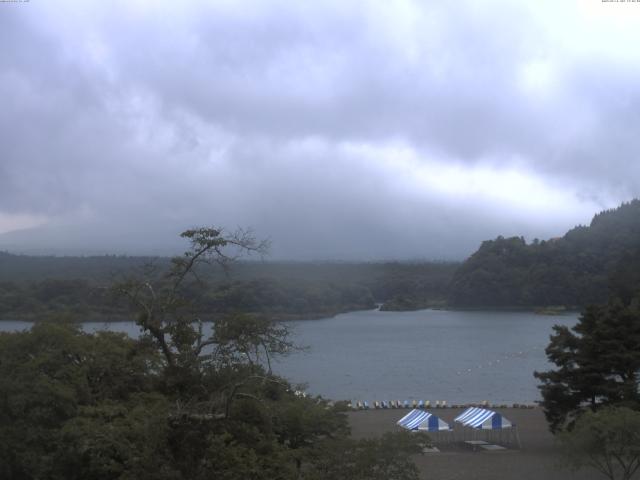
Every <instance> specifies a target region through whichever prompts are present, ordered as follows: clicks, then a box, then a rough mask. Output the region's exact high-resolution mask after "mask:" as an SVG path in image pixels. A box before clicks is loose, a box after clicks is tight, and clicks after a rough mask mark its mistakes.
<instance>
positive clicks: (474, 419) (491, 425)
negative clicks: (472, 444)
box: [453, 407, 521, 448]
mask: <svg viewBox="0 0 640 480" xmlns="http://www.w3.org/2000/svg"><path fill="white" fill-rule="evenodd" d="M453 421H454V422H457V423H460V424H462V426H464V427H468V428H472V429H474V431H485V432H487V433H489V435H491V432H498V434H499V440H500V441H502V440H503V436H502V432H503V431H506V432H508V433H509V436H510V437H511V436H512V437H513V439H515V441H516V442H517V445H518V448H521V445H520V436H519V435H518V430H517V428H516V425H515V424H514V423H512V422H510V421H509V420H507V419H506V418H505V417H503V416H502V414H501V413H498V412H495V411H493V410H487V409H486V408H478V407H471V408H467V409H466V410H465V411H464V412H462V413H461V414H460V415H458V416H457V417H456V418H454V420H453ZM463 434H464V432H463ZM474 438H476V437H475V436H474Z"/></svg>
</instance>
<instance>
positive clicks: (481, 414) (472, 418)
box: [453, 407, 513, 430]
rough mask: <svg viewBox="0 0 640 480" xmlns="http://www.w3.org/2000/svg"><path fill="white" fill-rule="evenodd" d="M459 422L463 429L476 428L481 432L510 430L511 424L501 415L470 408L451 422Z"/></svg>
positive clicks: (491, 411) (484, 409) (482, 409)
mask: <svg viewBox="0 0 640 480" xmlns="http://www.w3.org/2000/svg"><path fill="white" fill-rule="evenodd" d="M453 421H454V422H459V423H461V424H462V425H464V426H465V427H471V428H478V429H481V430H498V429H502V428H511V427H513V424H512V423H511V422H510V421H509V420H507V419H506V418H504V417H503V416H502V414H500V413H498V412H494V411H493V410H487V409H486V408H477V407H471V408H467V409H466V410H465V411H464V412H462V413H461V414H460V415H458V416H457V417H456V418H454V420H453Z"/></svg>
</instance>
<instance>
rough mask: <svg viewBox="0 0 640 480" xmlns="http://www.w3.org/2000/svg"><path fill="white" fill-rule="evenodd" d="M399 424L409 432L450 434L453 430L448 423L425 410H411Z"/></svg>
mask: <svg viewBox="0 0 640 480" xmlns="http://www.w3.org/2000/svg"><path fill="white" fill-rule="evenodd" d="M397 423H398V425H400V426H401V427H402V428H406V429H407V430H421V431H424V432H442V431H447V432H448V431H450V430H451V427H450V426H449V424H448V423H447V422H445V421H444V420H442V419H440V418H438V417H436V416H435V415H434V414H432V413H429V412H425V411H424V410H415V409H414V410H411V411H410V412H409V413H407V414H406V415H405V416H404V417H402V418H401V419H400V420H398V422H397Z"/></svg>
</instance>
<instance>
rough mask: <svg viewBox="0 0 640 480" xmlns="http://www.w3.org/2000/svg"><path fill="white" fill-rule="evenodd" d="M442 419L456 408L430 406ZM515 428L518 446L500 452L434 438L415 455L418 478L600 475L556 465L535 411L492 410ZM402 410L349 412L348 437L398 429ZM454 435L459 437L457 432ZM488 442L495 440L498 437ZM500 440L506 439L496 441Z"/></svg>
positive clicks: (547, 479) (521, 479)
mask: <svg viewBox="0 0 640 480" xmlns="http://www.w3.org/2000/svg"><path fill="white" fill-rule="evenodd" d="M430 411H431V412H432V413H434V414H435V415H438V416H439V417H440V418H442V419H443V420H445V421H446V422H448V423H450V424H453V419H454V418H455V417H456V416H457V415H458V414H459V413H460V412H461V411H462V409H457V408H445V409H433V410H430ZM496 411H498V412H500V413H502V414H503V415H504V416H505V417H506V418H508V419H509V420H511V421H512V422H513V423H514V424H516V425H517V427H518V432H519V436H520V441H521V445H522V448H521V449H518V448H517V447H516V446H515V445H513V446H509V445H505V446H507V447H508V448H507V449H505V450H499V451H485V450H482V449H476V450H475V451H474V449H473V448H472V447H471V446H470V445H467V444H465V443H464V442H463V441H462V440H461V438H459V439H458V440H456V441H454V442H446V441H444V440H443V441H439V442H436V443H435V445H436V447H437V448H438V449H439V450H440V451H439V452H436V453H425V454H422V455H418V456H416V458H415V462H416V464H417V465H418V467H419V469H420V472H421V478H424V479H430V480H454V479H456V480H457V479H465V480H467V479H469V480H475V479H477V480H485V479H486V480H501V479H518V480H529V479H531V480H542V479H544V480H561V479H562V480H565V479H569V480H572V479H575V480H578V479H580V480H591V479H594V480H595V479H602V478H604V477H602V476H601V475H600V474H599V473H597V472H596V471H595V470H582V471H579V472H572V471H570V470H568V469H566V468H565V467H563V466H562V462H561V459H560V457H559V455H558V450H559V449H558V447H557V446H556V444H555V440H554V437H553V435H551V433H549V431H548V428H547V423H546V421H545V418H544V414H543V412H542V410H541V409H539V408H533V409H518V408H507V409H496ZM407 412H408V410H406V409H397V410H396V409H389V410H366V411H353V412H350V413H349V421H350V424H351V429H352V435H353V436H354V437H355V438H371V437H375V436H379V435H382V434H383V433H385V432H390V431H398V430H399V429H400V427H398V426H397V425H396V421H397V420H399V419H400V418H401V417H402V416H404V415H405V414H406V413H407ZM458 437H459V436H458ZM493 443H496V444H500V443H501V442H499V441H494V442H493ZM502 443H503V444H506V442H502Z"/></svg>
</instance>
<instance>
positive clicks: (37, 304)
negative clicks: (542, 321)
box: [0, 253, 457, 321]
mask: <svg viewBox="0 0 640 480" xmlns="http://www.w3.org/2000/svg"><path fill="white" fill-rule="evenodd" d="M168 264H169V260H168V259H166V258H151V257H148V258H146V257H117V256H102V257H31V256H23V255H11V254H8V253H0V319H14V320H15V319H27V320H31V319H42V318H47V317H49V318H51V317H64V318H68V319H69V318H70V319H75V320H99V321H102V320H119V319H126V318H128V317H127V313H128V311H127V309H126V306H125V305H123V304H122V302H118V301H117V300H116V299H115V298H114V296H113V295H112V292H111V290H110V288H109V285H110V284H111V283H113V282H114V281H116V280H119V279H123V278H126V277H127V276H128V275H131V274H133V273H134V272H138V271H140V270H141V269H149V268H151V269H155V270H157V271H162V270H163V269H165V268H166V267H167V266H168ZM456 268H457V264H453V263H426V262H424V263H419V262H415V263H399V262H395V263H394V262H388V263H329V262H327V263H319V262H317V263H312V262H255V261H254V262H239V263H237V264H236V265H234V268H233V270H232V271H231V272H230V274H229V275H226V274H224V272H221V271H216V272H215V273H210V272H202V277H203V280H206V282H203V283H202V284H198V283H195V284H193V285H192V286H191V287H190V288H191V289H192V292H191V293H192V294H193V295H194V296H196V295H197V296H198V298H200V305H201V306H202V308H203V309H204V310H203V311H202V314H203V315H205V316H206V315H208V314H219V313H230V312H247V313H261V314H269V315H270V316H272V318H279V319H295V318H315V317H320V316H329V315H335V314H337V313H340V312H346V311H351V310H361V309H371V308H374V307H375V304H376V303H385V302H388V305H389V306H390V309H398V310H402V309H415V308H421V307H426V306H429V305H440V304H442V303H443V302H444V299H445V298H446V295H447V290H446V289H447V285H448V283H449V282H450V280H451V278H452V276H453V273H454V271H455V269H456ZM204 285H207V286H206V287H205V286H204ZM399 300H400V301H402V302H404V304H401V305H400V302H399ZM396 305H399V306H398V307H397V308H396V307H395V306H396ZM407 305H408V307H407Z"/></svg>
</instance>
